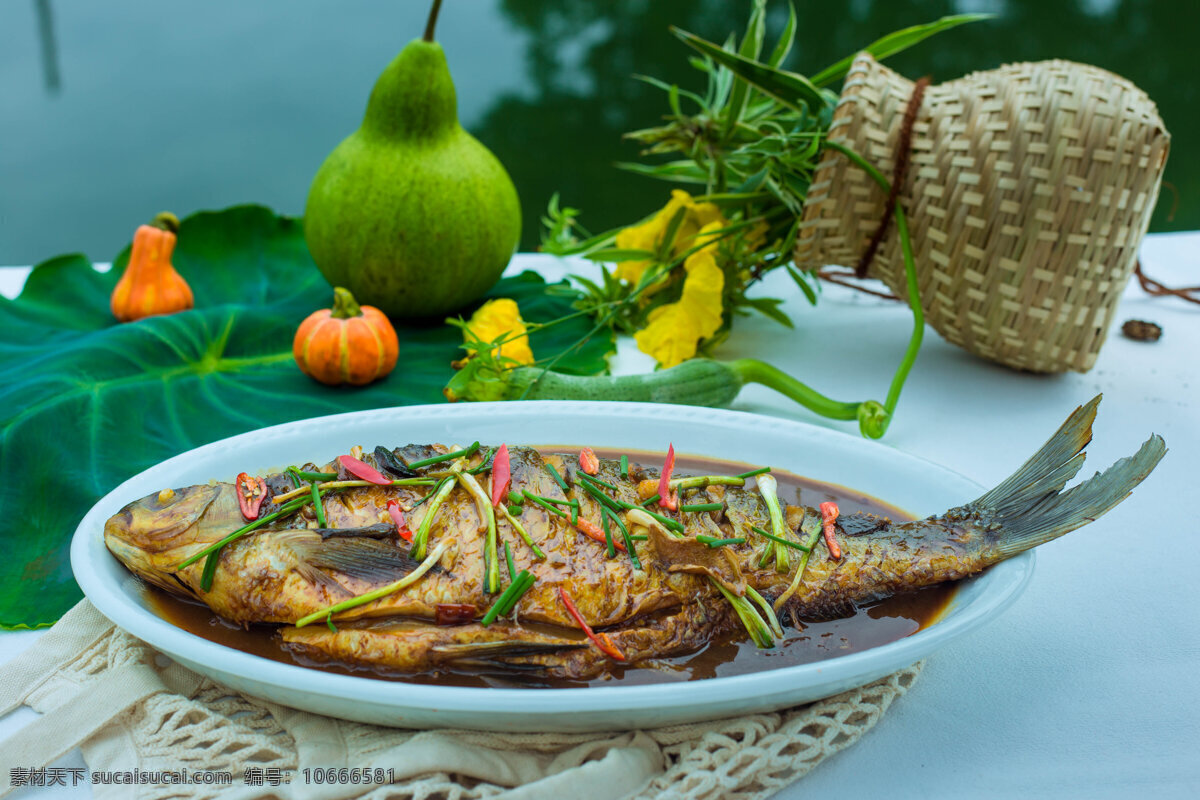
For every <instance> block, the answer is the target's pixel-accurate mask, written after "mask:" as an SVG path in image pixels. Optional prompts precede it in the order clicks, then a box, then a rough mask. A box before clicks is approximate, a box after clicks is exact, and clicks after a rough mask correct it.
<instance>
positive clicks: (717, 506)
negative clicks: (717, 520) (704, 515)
mask: <svg viewBox="0 0 1200 800" xmlns="http://www.w3.org/2000/svg"><path fill="white" fill-rule="evenodd" d="M724 507H725V504H724V503H696V504H695V505H690V506H680V507H679V510H680V511H693V512H699V511H720V510H721V509H722V508H724Z"/></svg>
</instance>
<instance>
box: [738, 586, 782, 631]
mask: <svg viewBox="0 0 1200 800" xmlns="http://www.w3.org/2000/svg"><path fill="white" fill-rule="evenodd" d="M746 596H747V597H749V598H750V599H751V600H753V601H754V604H755V605H757V606H758V607H759V608H761V609H762V612H763V613H762V615H763V619H765V620H766V621H767V624H768V625H770V626H771V633H773V634H775V638H777V639H782V638H783V626H782V625H780V624H779V617H778V616H776V614H775V609H773V608H771V605H770V603H768V602H767V598H765V597H763V596H762V595H761V594H759V593H758V591H757V590H756V589H755V588H754V587H753V586H747V587H746Z"/></svg>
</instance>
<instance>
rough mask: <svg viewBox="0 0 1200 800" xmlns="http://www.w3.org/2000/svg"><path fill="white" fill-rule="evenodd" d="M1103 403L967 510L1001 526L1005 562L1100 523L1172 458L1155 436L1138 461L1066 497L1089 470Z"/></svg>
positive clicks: (1080, 414) (1075, 417)
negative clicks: (1086, 465)
mask: <svg viewBox="0 0 1200 800" xmlns="http://www.w3.org/2000/svg"><path fill="white" fill-rule="evenodd" d="M1100 397H1101V395H1096V397H1094V398H1092V400H1091V401H1090V402H1088V403H1087V404H1085V405H1082V406H1080V407H1079V408H1077V409H1075V411H1074V412H1073V413H1072V414H1071V416H1069V417H1068V418H1067V421H1066V422H1064V423H1063V424H1062V427H1060V428H1059V429H1058V431H1057V432H1055V434H1054V435H1053V436H1051V437H1050V439H1049V440H1048V441H1047V442H1046V443H1045V444H1044V445H1042V447H1041V449H1040V450H1038V451H1037V453H1035V454H1034V455H1033V457H1032V458H1030V459H1029V460H1028V461H1026V462H1025V463H1024V464H1022V465H1021V467H1020V468H1019V469H1018V470H1017V471H1016V472H1014V473H1013V474H1012V475H1011V476H1009V477H1008V478H1007V479H1006V480H1005V481H1003V482H1002V483H1001V484H1000V485H998V486H997V487H996V488H994V489H992V490H991V491H990V492H987V493H986V494H984V495H983V496H982V497H980V498H979V499H978V500H976V501H975V502H973V503H970V504H968V506H967V507H966V509H965V510H969V511H970V512H973V513H975V514H978V515H979V516H980V517H982V518H984V519H986V520H988V522H990V523H993V524H995V525H996V528H997V529H998V530H999V532H1000V540H999V542H998V546H999V557H1000V560H1002V559H1005V558H1010V557H1012V556H1015V555H1017V554H1018V553H1021V552H1023V551H1025V550H1029V549H1030V548H1033V547H1037V546H1038V545H1040V544H1044V543H1045V542H1048V541H1050V540H1051V539H1057V538H1058V537H1059V536H1062V535H1063V534H1065V533H1070V532H1071V531H1073V530H1075V529H1076V528H1079V527H1081V526H1083V525H1086V524H1087V523H1089V522H1092V521H1094V520H1096V519H1098V518H1099V517H1100V516H1102V515H1103V514H1105V513H1107V512H1108V511H1109V510H1110V509H1112V508H1113V507H1114V506H1116V505H1117V504H1118V503H1120V502H1121V501H1122V500H1124V499H1125V498H1126V497H1128V496H1129V494H1130V493H1131V492H1132V491H1133V488H1134V487H1135V486H1137V485H1138V484H1139V483H1141V482H1142V480H1143V479H1145V477H1146V476H1147V475H1149V474H1150V471H1151V470H1153V469H1154V467H1155V465H1157V464H1158V462H1159V460H1160V459H1162V457H1163V455H1164V454H1165V453H1166V452H1167V446H1166V443H1165V442H1164V441H1163V439H1162V437H1161V436H1159V435H1157V434H1155V435H1153V436H1151V437H1150V438H1149V439H1147V440H1146V441H1145V443H1143V444H1142V446H1141V448H1140V449H1139V450H1138V451H1137V453H1135V454H1134V455H1132V456H1127V457H1126V458H1122V459H1121V460H1120V461H1117V462H1116V463H1115V464H1113V465H1112V466H1111V467H1109V468H1108V469H1106V470H1104V471H1103V472H1098V473H1096V474H1095V475H1094V476H1093V477H1092V478H1090V479H1088V480H1086V481H1084V482H1083V483H1081V484H1079V485H1078V486H1074V487H1072V488H1070V489H1068V490H1066V491H1063V487H1064V486H1065V485H1066V483H1067V481H1069V480H1071V479H1072V478H1073V477H1075V475H1076V473H1078V472H1079V470H1080V468H1081V467H1082V466H1083V461H1084V457H1085V456H1084V452H1083V449H1084V448H1085V447H1086V446H1087V445H1088V443H1089V442H1091V440H1092V421H1093V420H1094V419H1095V418H1096V407H1097V406H1098V405H1099V404H1100Z"/></svg>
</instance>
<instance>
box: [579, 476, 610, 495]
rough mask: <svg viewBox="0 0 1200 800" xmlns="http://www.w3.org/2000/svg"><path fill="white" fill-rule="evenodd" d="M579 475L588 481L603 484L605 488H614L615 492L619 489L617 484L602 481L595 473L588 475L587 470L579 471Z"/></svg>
mask: <svg viewBox="0 0 1200 800" xmlns="http://www.w3.org/2000/svg"><path fill="white" fill-rule="evenodd" d="M579 477H580V478H583V479H584V480H585V481H587V482H588V483H594V484H597V485H599V486H603V487H604V488H605V489H611V490H612V491H614V492H615V491H618V489H617V487H616V486H613V485H612V484H611V483H609V482H608V481H602V480H600V479H599V478H597V477H595V476H593V475H588V474H587V473H586V472H580V473H579Z"/></svg>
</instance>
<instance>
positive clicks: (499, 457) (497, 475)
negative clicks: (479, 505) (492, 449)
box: [492, 444, 512, 506]
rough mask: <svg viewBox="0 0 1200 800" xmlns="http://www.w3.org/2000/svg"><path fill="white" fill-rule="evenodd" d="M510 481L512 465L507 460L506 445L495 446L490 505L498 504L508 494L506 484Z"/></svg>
mask: <svg viewBox="0 0 1200 800" xmlns="http://www.w3.org/2000/svg"><path fill="white" fill-rule="evenodd" d="M511 481H512V467H511V466H510V464H509V460H508V445H506V444H502V445H500V446H499V447H498V448H496V455H494V456H492V505H494V506H498V505H500V504H501V503H503V502H504V500H505V498H506V497H507V496H508V484H509V483H510V482H511Z"/></svg>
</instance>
